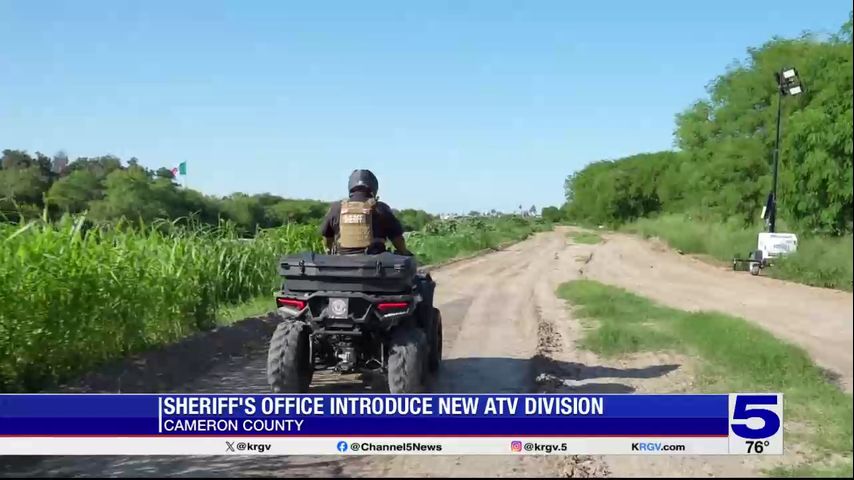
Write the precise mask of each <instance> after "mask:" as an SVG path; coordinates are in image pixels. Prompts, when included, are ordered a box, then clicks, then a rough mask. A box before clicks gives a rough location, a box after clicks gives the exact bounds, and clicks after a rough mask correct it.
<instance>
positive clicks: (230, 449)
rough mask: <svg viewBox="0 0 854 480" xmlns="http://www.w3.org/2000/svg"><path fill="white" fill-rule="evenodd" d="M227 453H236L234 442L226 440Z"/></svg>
mask: <svg viewBox="0 0 854 480" xmlns="http://www.w3.org/2000/svg"><path fill="white" fill-rule="evenodd" d="M225 451H226V452H233V451H234V442H229V441H228V440H226V441H225Z"/></svg>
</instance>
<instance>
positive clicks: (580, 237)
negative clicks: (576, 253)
mask: <svg viewBox="0 0 854 480" xmlns="http://www.w3.org/2000/svg"><path fill="white" fill-rule="evenodd" d="M568 236H569V238H571V239H572V241H573V242H575V243H583V244H587V245H595V244H597V243H602V237H600V236H599V235H596V234H595V233H593V232H570V233H569V235H568Z"/></svg>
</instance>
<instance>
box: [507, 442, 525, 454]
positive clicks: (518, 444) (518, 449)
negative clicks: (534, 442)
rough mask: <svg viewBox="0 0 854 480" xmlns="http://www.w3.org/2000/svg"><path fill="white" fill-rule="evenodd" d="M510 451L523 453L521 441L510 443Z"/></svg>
mask: <svg viewBox="0 0 854 480" xmlns="http://www.w3.org/2000/svg"><path fill="white" fill-rule="evenodd" d="M510 451H511V452H521V451H522V442H520V441H519V440H513V441H512V442H510Z"/></svg>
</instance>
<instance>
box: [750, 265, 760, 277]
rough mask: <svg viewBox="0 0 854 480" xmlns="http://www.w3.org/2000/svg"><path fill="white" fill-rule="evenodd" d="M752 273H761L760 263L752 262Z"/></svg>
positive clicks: (755, 274)
mask: <svg viewBox="0 0 854 480" xmlns="http://www.w3.org/2000/svg"><path fill="white" fill-rule="evenodd" d="M750 274H751V275H753V276H757V275H759V263H758V262H750Z"/></svg>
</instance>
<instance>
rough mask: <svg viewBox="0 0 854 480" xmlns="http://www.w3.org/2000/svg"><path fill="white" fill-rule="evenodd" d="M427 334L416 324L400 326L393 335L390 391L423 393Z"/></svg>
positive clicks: (390, 354)
mask: <svg viewBox="0 0 854 480" xmlns="http://www.w3.org/2000/svg"><path fill="white" fill-rule="evenodd" d="M427 348H428V346H427V336H426V335H425V334H424V331H423V330H421V329H420V328H418V327H415V326H400V327H397V328H396V329H395V331H394V332H393V333H392V336H391V345H390V348H389V355H388V390H389V393H421V392H422V391H423V390H424V383H425V382H424V381H425V379H426V376H427V375H426V373H427V372H426V367H427V365H426V363H427V362H426V360H427Z"/></svg>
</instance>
